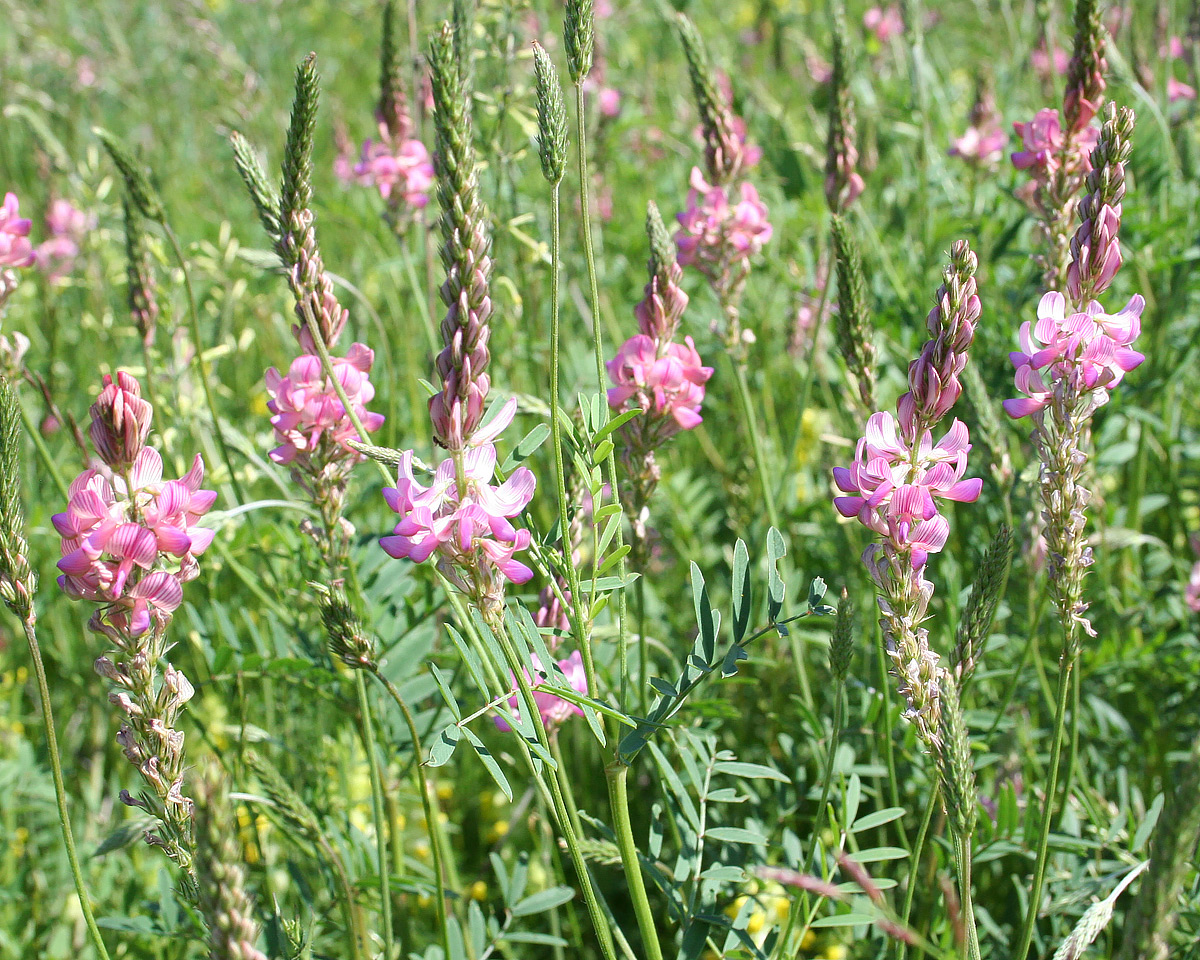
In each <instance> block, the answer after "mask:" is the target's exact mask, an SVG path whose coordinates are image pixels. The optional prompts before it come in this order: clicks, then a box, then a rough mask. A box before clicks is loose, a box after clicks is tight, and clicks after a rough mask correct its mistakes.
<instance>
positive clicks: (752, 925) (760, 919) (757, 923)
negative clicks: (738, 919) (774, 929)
mask: <svg viewBox="0 0 1200 960" xmlns="http://www.w3.org/2000/svg"><path fill="white" fill-rule="evenodd" d="M766 922H767V915H766V914H765V913H763V912H762V911H761V910H755V911H754V912H753V913H752V914H750V919H749V920H748V921H747V922H746V932H747V933H748V934H750V936H754V935H755V934H756V933H758V932H759V931H760V930H762V928H763V926H764V925H765V924H766Z"/></svg>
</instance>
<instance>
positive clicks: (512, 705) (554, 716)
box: [493, 650, 588, 732]
mask: <svg viewBox="0 0 1200 960" xmlns="http://www.w3.org/2000/svg"><path fill="white" fill-rule="evenodd" d="M533 669H534V670H535V671H537V673H539V674H541V675H543V676H544V675H545V674H546V672H547V671H546V670H545V668H544V667H543V666H542V661H541V660H540V659H538V656H537V654H536V653H535V654H534V655H533ZM558 669H559V670H561V671H562V672H563V675H564V676H565V677H566V678H567V682H568V683H570V684H571V688H572V689H573V690H574V691H575V692H576V693H582V694H586V693H587V692H588V685H587V674H586V673H585V671H584V669H583V659H582V658H581V657H580V655H579V651H578V650H576V651H575V652H574V653H572V654H571V655H570V656H569V657H567V659H565V660H559V661H558ZM526 676H527V677H528V673H526ZM530 679H531V681H532V678H530ZM516 685H517V682H516V678H514V679H513V687H514V689H515V687H516ZM535 685H536V684H535ZM533 701H534V703H535V704H537V708H538V713H540V714H541V715H542V723H543V725H544V726H545V727H546V730H547V731H551V730H553V729H555V728H556V727H558V726H559V725H560V724H562V723H564V722H566V721H567V720H569V719H570V718H571V717H572V716H580V717H582V716H583V710H581V709H580V708H579V707H578V706H576V705H575V704H573V703H571V701H569V700H564V699H563V698H562V697H556V696H555V695H554V694H552V693H549V692H547V691H545V690H538V691H536V692H535V693H534V695H533ZM508 707H509V710H510V711H511V712H512V713H513V715H514V716H515V717H516V718H517V719H518V720H520V719H521V711H520V709H519V708H518V706H517V696H516V694H514V695H513V696H512V697H511V698H509V701H508ZM493 719H494V720H495V723H496V726H497V727H498V728H499V729H501V730H503V731H505V732H508V731H509V730H512V727H511V726H510V725H509V723H508V721H507V720H505V719H503V718H502V717H494V718H493Z"/></svg>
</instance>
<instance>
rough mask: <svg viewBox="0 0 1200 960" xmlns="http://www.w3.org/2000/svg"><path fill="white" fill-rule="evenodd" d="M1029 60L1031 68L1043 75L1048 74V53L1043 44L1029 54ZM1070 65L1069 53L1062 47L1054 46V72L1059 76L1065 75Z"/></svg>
mask: <svg viewBox="0 0 1200 960" xmlns="http://www.w3.org/2000/svg"><path fill="white" fill-rule="evenodd" d="M1029 62H1030V63H1031V64H1032V65H1033V69H1034V70H1036V71H1037V72H1038V73H1039V74H1041V75H1043V76H1048V75H1049V73H1050V55H1049V54H1048V53H1046V47H1045V45H1044V44H1043V45H1041V46H1039V47H1037V49H1035V50H1034V51H1033V53H1031V54H1030V55H1029ZM1070 66H1071V55H1070V54H1069V53H1067V51H1066V50H1064V49H1063V48H1062V47H1055V48H1054V72H1055V73H1057V74H1058V75H1059V76H1060V77H1062V76H1066V73H1067V70H1068V69H1069V68H1070Z"/></svg>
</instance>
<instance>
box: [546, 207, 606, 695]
mask: <svg viewBox="0 0 1200 960" xmlns="http://www.w3.org/2000/svg"><path fill="white" fill-rule="evenodd" d="M558 186H559V185H558V184H557V183H556V184H554V185H553V189H552V191H551V194H550V221H551V222H550V439H551V443H552V445H553V447H554V481H555V488H556V491H555V492H556V493H557V494H558V530H559V536H560V539H561V541H562V551H563V565H564V566H565V567H566V571H567V586H568V589H569V590H570V591H571V602H570V604H564V605H563V606H564V609H565V610H566V611H567V613H568V615H569V617H570V621H571V630H572V632H573V633H574V635H575V641H576V643H577V644H578V645H579V650H580V653H581V655H582V656H584V657H586V658H587V659H588V661H589V662H591V664H592V666H591V672H590V673H588V691H589V693H590V694H591V695H592V696H595V695H596V687H595V685H594V684H595V673H596V671H595V664H594V662H593V661H592V649H591V632H590V631H589V630H587V629H586V628H585V618H584V614H583V612H582V609H581V608H582V605H583V591H582V590H581V589H580V586H579V571H578V570H577V569H576V567H575V556H574V551H573V550H572V545H571V534H570V532H569V527H570V521H569V519H568V516H567V473H566V465H565V463H564V460H563V441H562V421H561V419H560V418H561V415H562V409H561V404H562V401H561V399H560V397H559V385H558V379H559V363H560V358H559V334H560V330H559V326H560V324H559V304H558V299H559V289H558V282H559V270H560V269H561V263H562V259H561V258H562V242H561V232H562V231H561V228H560V215H561V204H560V201H559V195H558Z"/></svg>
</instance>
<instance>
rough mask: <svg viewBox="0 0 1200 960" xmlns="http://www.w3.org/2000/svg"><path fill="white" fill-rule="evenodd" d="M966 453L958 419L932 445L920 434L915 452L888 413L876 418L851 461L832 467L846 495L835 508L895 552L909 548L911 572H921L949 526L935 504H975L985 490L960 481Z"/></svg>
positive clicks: (966, 438)
mask: <svg viewBox="0 0 1200 960" xmlns="http://www.w3.org/2000/svg"><path fill="white" fill-rule="evenodd" d="M970 450H971V443H970V435H969V433H968V431H967V427H966V424H964V423H963V422H962V421H961V420H955V421H954V423H953V424H951V426H950V429H949V430H948V431H947V432H946V434H945V436H943V437H942V439H941V440H939V441H938V442H937V443H936V444H934V442H933V437H932V435H931V433H930V431H928V430H926V431H924V432H923V433H922V435H921V437H920V439H919V441H918V442H917V443H916V445H915V452H914V451H913V449H912V448H911V447H910V446H909V444H908V443H907V442H906V441H905V440H904V439H903V437H902V436H901V434H900V430H899V424H898V423H897V421H896V418H895V417H894V416H893V415H892V414H890V413H888V412H887V411H880V412H878V413H874V414H872V415H871V417H870V419H869V420H867V429H866V431H865V432H864V434H863V436H862V438H861V439H860V440H859V441H858V448H857V450H856V451H855V462H854V463H853V464H852V465H851V466H850V467H849V468H846V467H835V468H834V471H833V479H834V483H836V484H837V487H838V489H839V490H841V491H842V492H843V493H846V494H850V496H845V497H835V498H834V501H833V505H834V507H836V508H837V511H838V513H840V514H841V515H842V516H843V517H857V518H858V520H859V522H860V523H862V524H863V526H865V527H867V528H868V529H870V530H873V531H875V532H876V533H878V534H880V535H881V536H883V537H884V538H886V539H889V540H892V541H893V543H894V545H895V546H897V547H898V548H908V549H913V550H914V559H913V567H914V568H919V567H920V566H922V565H923V564H924V562H925V561H924V557H925V556H927V555H928V554H929V553H936V552H937V551H939V550H941V548H942V546H944V545H945V539H946V531H947V530H948V527H947V526H946V523H945V520H944V519H941V518H938V515H937V504H936V501H937V500H955V501H959V502H962V503H973V502H974V501H975V500H976V499H978V497H979V493H980V490H982V488H983V481H982V480H980V479H978V478H975V479H969V480H964V479H963V474H964V473H965V472H966V469H967V454H968V453H969V452H970ZM918 559H919V560H920V562H919V563H918V562H917V560H918Z"/></svg>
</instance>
